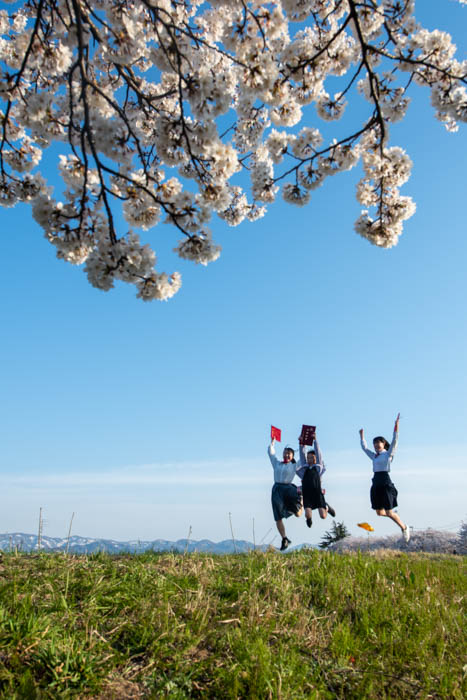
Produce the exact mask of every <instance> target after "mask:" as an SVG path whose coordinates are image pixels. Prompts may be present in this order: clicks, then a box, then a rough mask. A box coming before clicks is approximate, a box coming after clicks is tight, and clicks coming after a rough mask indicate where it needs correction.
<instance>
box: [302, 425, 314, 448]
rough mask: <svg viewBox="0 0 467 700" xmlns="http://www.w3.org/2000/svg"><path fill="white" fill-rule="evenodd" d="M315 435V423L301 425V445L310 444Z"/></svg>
mask: <svg viewBox="0 0 467 700" xmlns="http://www.w3.org/2000/svg"><path fill="white" fill-rule="evenodd" d="M315 435H316V426H315V425H302V434H301V435H300V443H301V444H302V445H312V444H313V441H314V439H315Z"/></svg>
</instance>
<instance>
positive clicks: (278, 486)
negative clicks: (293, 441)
mask: <svg viewBox="0 0 467 700" xmlns="http://www.w3.org/2000/svg"><path fill="white" fill-rule="evenodd" d="M275 442H276V441H275V439H274V438H272V439H271V444H270V445H269V447H268V454H269V459H270V460H271V464H272V468H273V469H274V486H273V487H272V493H271V503H272V512H273V515H274V520H275V522H276V527H277V529H278V530H279V534H280V536H281V537H282V542H281V547H280V549H281V552H283V551H284V549H287V547H288V546H289V544H290V543H291V540H289V538H288V537H287V535H286V534H285V527H284V523H283V519H284V518H289V517H290V516H291V515H295V516H297V518H299V517H300V516H301V514H302V512H303V508H302V503H301V499H300V495H299V493H298V491H297V487H296V486H295V484H292V481H293V478H294V476H295V469H296V466H297V464H296V462H295V459H294V456H295V452H294V450H293V449H292V448H291V447H285V448H284V452H283V454H282V462H281V461H280V460H279V459H277V457H276V451H275Z"/></svg>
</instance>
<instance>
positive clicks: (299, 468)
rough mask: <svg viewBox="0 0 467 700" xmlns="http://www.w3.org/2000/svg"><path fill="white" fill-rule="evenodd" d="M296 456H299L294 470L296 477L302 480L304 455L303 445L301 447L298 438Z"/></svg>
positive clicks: (304, 463)
mask: <svg viewBox="0 0 467 700" xmlns="http://www.w3.org/2000/svg"><path fill="white" fill-rule="evenodd" d="M298 454H299V460H298V465H297V468H296V469H295V473H296V475H297V476H298V477H299V478H300V479H303V477H304V475H305V471H306V466H307V464H306V454H305V445H302V443H301V442H300V438H298Z"/></svg>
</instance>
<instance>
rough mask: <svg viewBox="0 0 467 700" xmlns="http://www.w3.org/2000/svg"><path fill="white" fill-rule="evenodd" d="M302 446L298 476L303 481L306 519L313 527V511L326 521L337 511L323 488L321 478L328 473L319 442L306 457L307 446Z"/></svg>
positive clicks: (316, 442) (315, 443)
mask: <svg viewBox="0 0 467 700" xmlns="http://www.w3.org/2000/svg"><path fill="white" fill-rule="evenodd" d="M299 444H300V467H299V468H298V469H297V475H298V476H299V477H300V479H301V480H302V496H303V505H304V508H305V518H306V524H307V525H308V527H311V525H312V523H313V521H312V511H313V510H315V509H316V508H317V509H318V513H319V516H320V518H322V519H323V520H324V518H326V517H327V514H328V513H329V514H330V515H332V517H333V518H334V517H335V515H336V511H335V510H334V508H331V506H330V505H329V504H328V503H326V500H325V498H324V494H323V489H322V487H321V477H322V476H323V474H324V472H325V471H326V467H325V466H324V462H323V456H322V454H321V450H320V447H319V444H318V440H317V439H316V437H315V439H314V441H313V445H312V449H311V450H308V452H307V454H306V455H305V445H302V443H301V442H300V438H299Z"/></svg>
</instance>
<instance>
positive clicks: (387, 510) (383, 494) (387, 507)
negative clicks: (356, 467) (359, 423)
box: [359, 413, 410, 542]
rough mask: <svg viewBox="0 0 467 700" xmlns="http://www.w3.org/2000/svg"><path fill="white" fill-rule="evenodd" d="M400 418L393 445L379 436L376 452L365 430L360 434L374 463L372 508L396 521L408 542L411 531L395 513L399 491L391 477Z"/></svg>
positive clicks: (364, 448) (374, 441)
mask: <svg viewBox="0 0 467 700" xmlns="http://www.w3.org/2000/svg"><path fill="white" fill-rule="evenodd" d="M399 418H400V413H398V414H397V418H396V422H395V424H394V435H393V437H392V442H391V444H389V442H388V441H387V440H386V439H385V438H384V437H381V435H378V437H375V438H374V439H373V447H374V449H375V451H374V452H372V451H371V450H369V449H368V448H367V445H366V441H365V438H364V436H363V428H361V429H360V431H359V432H360V444H361V446H362V450H363V451H364V452H365V454H367V455H368V457H369V458H370V459H371V461H372V462H373V481H372V485H371V491H370V499H371V507H372V508H373V510H375V511H376V515H385V516H386V517H387V518H391V520H394V522H395V523H397V525H399V527H400V529H401V530H402V536H403V538H404V540H405V541H406V542H408V541H409V540H410V530H409V528H408V527H407V525H404V523H403V522H402V520H401V519H400V518H399V516H398V515H397V513H394V512H393V508H396V506H397V489H396V487H395V486H394V484H393V483H392V481H391V478H390V476H389V470H390V468H391V462H392V460H393V457H394V452H395V449H396V446H397V438H398V436H399Z"/></svg>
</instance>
